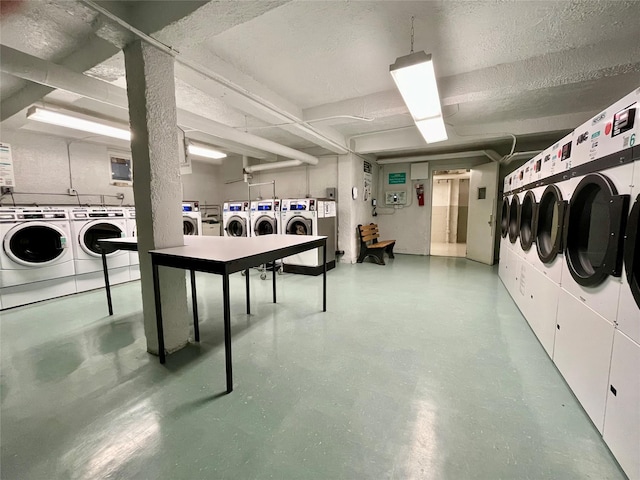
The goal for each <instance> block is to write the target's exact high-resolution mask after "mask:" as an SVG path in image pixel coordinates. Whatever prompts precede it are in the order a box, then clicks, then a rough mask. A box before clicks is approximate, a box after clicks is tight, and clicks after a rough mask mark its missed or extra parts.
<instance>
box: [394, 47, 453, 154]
mask: <svg viewBox="0 0 640 480" xmlns="http://www.w3.org/2000/svg"><path fill="white" fill-rule="evenodd" d="M389 71H390V72H391V76H392V77H393V81H394V82H396V86H397V87H398V90H399V91H400V95H402V99H403V100H404V103H405V104H406V105H407V108H408V109H409V112H410V113H411V116H412V117H413V121H414V122H415V123H416V126H417V127H418V130H420V133H421V134H422V136H423V137H424V139H425V140H426V141H427V143H434V142H441V141H443V140H446V139H447V138H448V137H447V130H446V128H445V125H444V119H443V118H442V108H441V107H440V95H439V94H438V84H437V83H436V74H435V71H434V70H433V61H432V59H431V54H426V53H425V52H423V51H420V52H415V53H411V54H409V55H406V56H404V57H399V58H397V59H396V62H395V63H394V64H393V65H390V66H389ZM432 130H433V131H432Z"/></svg>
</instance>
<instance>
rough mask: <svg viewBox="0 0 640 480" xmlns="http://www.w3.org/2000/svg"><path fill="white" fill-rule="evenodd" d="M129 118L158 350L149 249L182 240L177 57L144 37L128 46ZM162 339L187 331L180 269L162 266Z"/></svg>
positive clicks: (148, 331)
mask: <svg viewBox="0 0 640 480" xmlns="http://www.w3.org/2000/svg"><path fill="white" fill-rule="evenodd" d="M124 58H125V67H126V74H127V96H128V98H129V120H130V123H131V134H132V138H131V153H132V156H133V172H134V183H133V195H134V199H135V205H136V222H137V227H138V231H137V232H138V248H139V253H140V274H141V277H142V278H141V283H142V305H143V309H144V327H145V335H146V337H147V350H148V351H149V352H151V353H155V354H157V353H158V340H157V330H156V320H155V303H154V294H153V276H152V271H151V259H150V256H149V255H148V252H149V250H153V249H155V248H163V247H175V246H178V245H183V237H182V209H181V202H182V197H181V195H182V187H181V183H180V165H179V159H178V158H179V157H178V142H177V131H176V126H177V121H176V99H175V84H174V76H173V64H174V61H173V58H172V57H171V56H170V55H167V54H166V53H163V52H161V51H160V50H158V49H156V48H155V47H152V46H151V45H148V44H146V43H144V42H141V41H136V42H133V43H132V44H130V45H128V46H127V47H125V49H124ZM160 292H161V296H162V314H163V319H164V322H163V325H164V342H165V348H166V350H167V351H168V352H172V351H175V350H178V349H180V348H182V347H183V346H185V345H186V344H187V342H188V336H189V316H188V309H187V289H186V281H185V274H184V271H182V270H176V269H169V268H162V267H161V268H160Z"/></svg>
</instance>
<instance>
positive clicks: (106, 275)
mask: <svg viewBox="0 0 640 480" xmlns="http://www.w3.org/2000/svg"><path fill="white" fill-rule="evenodd" d="M100 252H101V254H102V272H103V273H104V288H105V290H106V292H107V307H109V315H113V304H112V303H111V285H110V284H109V269H108V268H107V255H106V253H105V251H104V248H100Z"/></svg>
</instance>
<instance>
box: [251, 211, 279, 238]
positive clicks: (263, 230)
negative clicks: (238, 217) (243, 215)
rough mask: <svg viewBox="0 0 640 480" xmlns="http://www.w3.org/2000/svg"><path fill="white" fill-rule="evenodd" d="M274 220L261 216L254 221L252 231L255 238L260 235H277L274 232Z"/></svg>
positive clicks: (275, 231)
mask: <svg viewBox="0 0 640 480" xmlns="http://www.w3.org/2000/svg"><path fill="white" fill-rule="evenodd" d="M276 226H277V224H276V219H275V218H273V217H267V216H266V215H263V216H262V217H260V218H258V219H257V220H256V221H255V225H254V227H253V231H254V233H255V234H256V235H257V236H261V235H273V234H274V233H278V232H277V230H276Z"/></svg>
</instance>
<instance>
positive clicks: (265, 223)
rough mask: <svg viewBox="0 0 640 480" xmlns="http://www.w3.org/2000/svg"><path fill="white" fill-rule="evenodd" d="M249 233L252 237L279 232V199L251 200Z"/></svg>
mask: <svg viewBox="0 0 640 480" xmlns="http://www.w3.org/2000/svg"><path fill="white" fill-rule="evenodd" d="M250 220H251V222H250V228H249V230H250V234H251V236H252V237H257V236H261V235H273V234H279V233H280V232H281V231H280V200H279V199H266V200H253V201H252V202H251V212H250Z"/></svg>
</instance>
